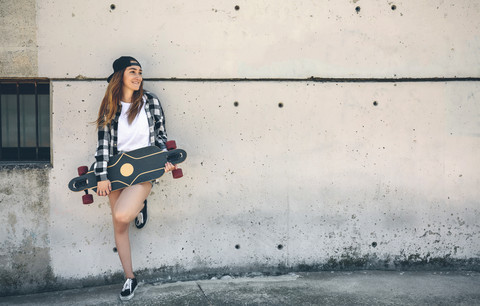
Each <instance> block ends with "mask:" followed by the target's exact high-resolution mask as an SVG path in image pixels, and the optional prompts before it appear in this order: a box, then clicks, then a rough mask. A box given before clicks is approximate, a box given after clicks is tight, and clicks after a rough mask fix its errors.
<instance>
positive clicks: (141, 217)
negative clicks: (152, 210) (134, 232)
mask: <svg viewBox="0 0 480 306" xmlns="http://www.w3.org/2000/svg"><path fill="white" fill-rule="evenodd" d="M143 203H145V205H144V206H143V208H142V210H141V211H140V212H139V213H138V216H136V217H135V226H136V227H137V228H138V229H140V228H142V227H144V226H145V224H147V200H145V202H143Z"/></svg>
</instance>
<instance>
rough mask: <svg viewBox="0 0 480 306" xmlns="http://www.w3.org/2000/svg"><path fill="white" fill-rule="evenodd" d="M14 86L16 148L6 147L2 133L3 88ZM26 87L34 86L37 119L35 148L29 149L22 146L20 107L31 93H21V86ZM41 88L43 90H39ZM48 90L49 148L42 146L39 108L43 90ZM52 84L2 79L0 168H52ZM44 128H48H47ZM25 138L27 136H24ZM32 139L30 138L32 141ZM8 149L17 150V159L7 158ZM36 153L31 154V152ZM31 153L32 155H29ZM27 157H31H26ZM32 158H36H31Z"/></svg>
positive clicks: (46, 81)
mask: <svg viewBox="0 0 480 306" xmlns="http://www.w3.org/2000/svg"><path fill="white" fill-rule="evenodd" d="M12 84H14V85H15V87H16V92H15V95H16V125H17V126H16V134H17V135H16V146H14V147H4V141H3V131H2V125H3V123H2V119H3V116H4V115H3V114H2V95H3V90H2V87H3V86H5V85H7V86H12ZM22 85H23V86H24V87H25V88H26V87H28V86H31V85H33V88H34V91H33V95H34V99H35V101H34V103H35V110H34V114H35V116H34V119H35V132H34V139H33V141H34V142H35V146H34V147H27V146H22V143H21V134H22V126H21V118H20V117H21V116H20V115H21V106H20V100H21V96H22V95H28V94H31V93H28V92H25V91H24V92H22V91H21V86H22ZM39 85H40V86H39ZM39 87H41V89H40V90H39ZM46 88H48V92H47V95H48V146H47V147H44V146H40V139H41V136H40V120H39V118H40V108H39V95H42V94H45V93H42V92H43V90H45V89H46ZM51 89H52V83H51V82H50V80H49V79H47V78H13V79H10V78H0V166H1V167H5V166H7V167H8V166H17V165H37V166H42V167H43V166H51V164H52V137H51V133H52V116H51V101H52V96H51V92H52V90H51ZM44 128H47V127H46V126H45V127H44ZM24 137H25V136H24ZM31 139H32V138H30V140H31ZM6 148H9V149H10V151H11V152H13V151H12V148H13V149H16V157H15V158H13V157H12V156H13V155H14V154H15V153H13V154H9V157H5V153H7V151H6V150H5V149H6ZM33 150H34V153H33V154H31V152H33ZM27 153H30V154H27ZM25 155H30V156H26V157H25ZM31 156H34V157H33V158H31Z"/></svg>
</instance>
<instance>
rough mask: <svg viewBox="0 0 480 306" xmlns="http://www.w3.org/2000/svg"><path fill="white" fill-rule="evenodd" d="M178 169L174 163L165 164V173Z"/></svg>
mask: <svg viewBox="0 0 480 306" xmlns="http://www.w3.org/2000/svg"><path fill="white" fill-rule="evenodd" d="M175 169H177V165H172V163H166V164H165V173H167V172H170V171H172V170H175Z"/></svg>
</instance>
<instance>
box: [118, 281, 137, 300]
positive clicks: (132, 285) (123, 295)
mask: <svg viewBox="0 0 480 306" xmlns="http://www.w3.org/2000/svg"><path fill="white" fill-rule="evenodd" d="M135 289H137V279H136V278H128V279H127V280H126V281H125V284H123V289H122V292H120V299H121V300H122V301H128V300H130V299H131V298H133V296H134V294H135Z"/></svg>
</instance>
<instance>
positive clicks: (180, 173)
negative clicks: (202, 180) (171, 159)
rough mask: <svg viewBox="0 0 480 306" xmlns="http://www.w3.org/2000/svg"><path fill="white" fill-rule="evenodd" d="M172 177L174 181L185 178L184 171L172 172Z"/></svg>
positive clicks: (176, 170)
mask: <svg viewBox="0 0 480 306" xmlns="http://www.w3.org/2000/svg"><path fill="white" fill-rule="evenodd" d="M172 176H173V178H174V179H178V178H181V177H182V176H183V171H182V169H175V170H172Z"/></svg>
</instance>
